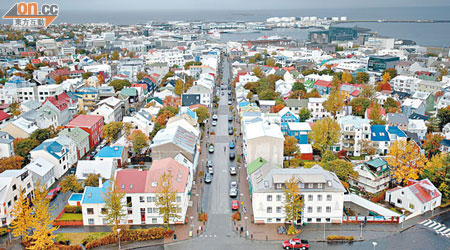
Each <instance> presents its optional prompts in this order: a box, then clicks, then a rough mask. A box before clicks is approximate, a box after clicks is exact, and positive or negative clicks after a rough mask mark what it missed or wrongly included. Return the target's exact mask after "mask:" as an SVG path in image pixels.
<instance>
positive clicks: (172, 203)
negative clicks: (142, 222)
mask: <svg viewBox="0 0 450 250" xmlns="http://www.w3.org/2000/svg"><path fill="white" fill-rule="evenodd" d="M155 193H156V201H155V205H156V206H157V207H158V208H159V214H160V215H161V216H162V217H163V222H164V225H165V226H166V228H167V230H168V229H169V222H170V220H171V219H178V218H180V216H179V215H178V213H177V211H178V209H179V208H180V204H179V203H178V202H176V190H174V187H173V185H172V175H171V174H170V173H166V172H164V173H163V174H162V175H161V176H160V178H159V181H158V184H157V187H156V192H155Z"/></svg>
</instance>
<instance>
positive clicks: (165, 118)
mask: <svg viewBox="0 0 450 250" xmlns="http://www.w3.org/2000/svg"><path fill="white" fill-rule="evenodd" d="M173 116H175V115H174V114H173V113H171V112H170V111H168V110H165V111H164V112H162V113H161V114H159V115H158V116H157V117H156V122H157V123H159V124H161V125H166V123H167V121H168V120H169V118H170V117H173Z"/></svg>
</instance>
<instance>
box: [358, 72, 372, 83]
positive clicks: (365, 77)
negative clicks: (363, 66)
mask: <svg viewBox="0 0 450 250" xmlns="http://www.w3.org/2000/svg"><path fill="white" fill-rule="evenodd" d="M369 79H370V78H369V74H367V73H366V72H358V73H356V78H355V80H356V83H358V84H364V83H368V82H369Z"/></svg>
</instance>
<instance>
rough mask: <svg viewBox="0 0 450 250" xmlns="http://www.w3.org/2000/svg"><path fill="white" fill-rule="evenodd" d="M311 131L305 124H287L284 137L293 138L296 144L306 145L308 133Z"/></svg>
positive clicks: (307, 124)
mask: <svg viewBox="0 0 450 250" xmlns="http://www.w3.org/2000/svg"><path fill="white" fill-rule="evenodd" d="M311 130H312V129H311V125H310V124H309V123H307V122H288V124H287V132H286V135H289V136H293V137H295V139H297V141H298V144H308V143H309V140H308V133H310V132H311Z"/></svg>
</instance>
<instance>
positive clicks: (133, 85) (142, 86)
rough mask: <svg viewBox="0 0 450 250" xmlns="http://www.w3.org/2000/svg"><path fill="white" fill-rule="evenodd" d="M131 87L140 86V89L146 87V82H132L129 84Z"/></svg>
mask: <svg viewBox="0 0 450 250" xmlns="http://www.w3.org/2000/svg"><path fill="white" fill-rule="evenodd" d="M131 87H139V88H142V89H147V84H145V83H133V84H131Z"/></svg>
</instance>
